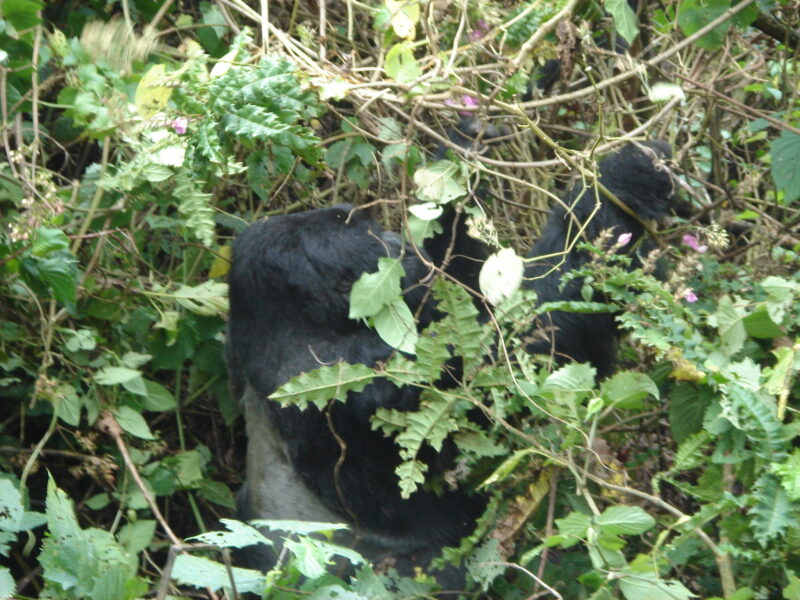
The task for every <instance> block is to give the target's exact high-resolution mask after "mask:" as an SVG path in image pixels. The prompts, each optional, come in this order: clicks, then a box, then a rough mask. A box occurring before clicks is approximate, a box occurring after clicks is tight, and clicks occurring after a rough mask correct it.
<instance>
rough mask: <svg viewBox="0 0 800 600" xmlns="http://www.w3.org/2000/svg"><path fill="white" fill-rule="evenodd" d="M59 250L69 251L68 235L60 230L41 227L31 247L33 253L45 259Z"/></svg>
mask: <svg viewBox="0 0 800 600" xmlns="http://www.w3.org/2000/svg"><path fill="white" fill-rule="evenodd" d="M57 250H69V238H68V237H67V234H66V233H64V232H63V231H61V230H60V229H55V228H52V227H39V228H38V229H37V230H36V235H35V238H34V240H33V244H32V245H31V253H32V254H33V255H34V256H39V257H43V256H46V255H48V254H50V253H51V252H54V251H57Z"/></svg>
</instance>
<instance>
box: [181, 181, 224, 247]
mask: <svg viewBox="0 0 800 600" xmlns="http://www.w3.org/2000/svg"><path fill="white" fill-rule="evenodd" d="M199 183H200V184H201V185H202V182H199ZM173 193H174V194H175V197H176V198H178V212H179V213H180V214H181V215H183V217H184V218H185V221H184V223H185V225H186V227H187V229H189V231H191V232H192V235H194V237H196V238H197V239H198V240H200V241H201V242H202V243H203V244H205V245H206V246H210V245H211V244H212V243H213V242H214V209H213V208H211V194H206V193H204V192H201V191H200V189H199V187H197V186H196V185H195V183H194V182H193V181H192V180H190V179H189V178H188V177H186V176H185V175H179V177H178V185H176V186H175V191H174V192H173Z"/></svg>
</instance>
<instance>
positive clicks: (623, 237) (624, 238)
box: [617, 232, 633, 246]
mask: <svg viewBox="0 0 800 600" xmlns="http://www.w3.org/2000/svg"><path fill="white" fill-rule="evenodd" d="M632 237H633V234H632V233H631V232H627V233H623V234H620V236H619V237H618V238H617V246H627V245H628V243H630V241H631V238H632Z"/></svg>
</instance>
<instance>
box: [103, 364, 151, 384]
mask: <svg viewBox="0 0 800 600" xmlns="http://www.w3.org/2000/svg"><path fill="white" fill-rule="evenodd" d="M141 377H142V372H141V371H138V370H136V369H128V368H127V367H103V368H102V369H100V370H99V371H97V373H95V374H94V380H95V381H96V382H97V383H99V384H100V385H118V384H123V383H128V382H129V381H133V380H135V379H141Z"/></svg>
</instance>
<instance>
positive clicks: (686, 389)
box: [669, 383, 714, 444]
mask: <svg viewBox="0 0 800 600" xmlns="http://www.w3.org/2000/svg"><path fill="white" fill-rule="evenodd" d="M713 397H714V393H713V392H712V391H711V390H710V389H709V388H708V387H705V386H700V387H698V386H695V385H693V384H690V383H678V384H676V385H675V386H674V387H673V388H672V389H671V390H670V392H669V425H670V429H671V430H672V437H673V438H674V439H675V441H676V442H677V443H678V444H682V443H683V442H684V441H685V440H686V439H687V438H688V437H689V436H690V435H693V434H695V433H697V432H698V431H700V430H701V429H702V427H703V416H704V415H705V412H706V409H707V408H708V405H709V404H710V403H711V401H712V399H713Z"/></svg>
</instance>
